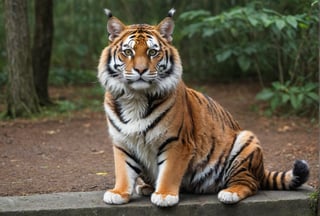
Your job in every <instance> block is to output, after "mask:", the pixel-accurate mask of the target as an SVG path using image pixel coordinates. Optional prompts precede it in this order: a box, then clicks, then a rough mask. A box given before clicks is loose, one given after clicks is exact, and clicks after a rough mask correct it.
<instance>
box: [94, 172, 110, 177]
mask: <svg viewBox="0 0 320 216" xmlns="http://www.w3.org/2000/svg"><path fill="white" fill-rule="evenodd" d="M96 175H98V176H106V175H108V173H107V172H97V173H96Z"/></svg>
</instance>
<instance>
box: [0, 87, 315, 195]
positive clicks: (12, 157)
mask: <svg viewBox="0 0 320 216" xmlns="http://www.w3.org/2000/svg"><path fill="white" fill-rule="evenodd" d="M195 87H197V86H195ZM198 89H200V90H201V91H203V92H205V93H206V94H208V95H210V96H211V97H213V98H214V99H215V100H217V101H218V102H219V103H220V104H222V105H223V106H224V107H225V108H226V109H227V110H229V111H230V112H231V113H232V114H233V116H234V117H235V118H236V119H237V120H238V121H239V123H240V125H241V126H242V128H245V129H249V130H252V131H254V132H255V133H256V134H257V135H258V137H259V138H260V141H261V143H262V146H263V149H264V161H265V166H266V168H268V169H271V170H277V171H284V170H288V169H290V168H291V167H292V164H293V162H294V160H295V159H304V160H306V161H308V163H309V165H310V169H311V177H310V179H309V181H308V184H309V185H312V186H314V187H318V185H319V179H318V177H319V128H318V126H317V124H316V123H311V122H310V120H308V119H305V118H298V117H289V118H283V117H282V118H279V117H272V118H268V117H265V116H263V115H261V113H259V112H257V111H254V109H253V108H252V107H253V104H254V103H255V100H254V97H255V94H256V93H257V91H258V90H259V88H258V87H257V86H254V85H248V84H215V85H210V86H201V87H199V88H198ZM52 91H53V90H52ZM59 91H60V92H59ZM54 92H55V93H57V92H58V93H59V94H60V95H63V94H64V89H63V88H62V89H54ZM64 96H65V97H66V98H68V95H64ZM101 101H102V98H101ZM101 103H102V102H101ZM101 110H102V109H101ZM113 183H114V172H113V156H112V149H111V142H110V139H109V137H108V134H107V125H106V121H105V116H104V113H103V111H100V112H92V111H86V112H75V113H74V114H72V115H71V116H68V117H55V118H50V119H37V120H23V119H19V120H14V121H2V122H0V196H11V195H28V194H35V193H52V192H67V191H93V190H105V189H108V188H111V187H112V186H113Z"/></svg>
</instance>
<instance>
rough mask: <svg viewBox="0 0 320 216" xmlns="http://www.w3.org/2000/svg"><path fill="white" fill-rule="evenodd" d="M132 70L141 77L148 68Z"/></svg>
mask: <svg viewBox="0 0 320 216" xmlns="http://www.w3.org/2000/svg"><path fill="white" fill-rule="evenodd" d="M133 70H134V71H136V72H138V73H139V74H141V75H142V74H144V73H145V72H147V71H148V68H145V67H135V68H133Z"/></svg>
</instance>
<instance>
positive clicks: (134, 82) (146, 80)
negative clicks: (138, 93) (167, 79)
mask: <svg viewBox="0 0 320 216" xmlns="http://www.w3.org/2000/svg"><path fill="white" fill-rule="evenodd" d="M157 76H158V74H157V73H156V72H155V73H151V72H150V71H149V70H146V71H145V72H144V73H138V72H136V71H131V72H130V73H128V72H127V73H125V74H124V78H125V80H126V81H127V83H128V84H129V85H130V87H131V88H133V89H136V90H142V89H147V88H149V87H150V86H151V85H152V83H153V81H154V80H155V79H156V78H157Z"/></svg>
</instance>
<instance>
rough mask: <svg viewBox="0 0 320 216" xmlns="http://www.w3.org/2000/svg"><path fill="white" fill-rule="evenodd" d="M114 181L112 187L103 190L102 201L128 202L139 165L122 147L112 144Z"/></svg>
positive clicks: (108, 202)
mask: <svg viewBox="0 0 320 216" xmlns="http://www.w3.org/2000/svg"><path fill="white" fill-rule="evenodd" d="M113 155H114V164H115V177H116V183H115V186H114V188H113V189H111V190H108V191H106V192H105V194H104V196H103V201H104V202H105V203H107V204H124V203H127V202H129V200H130V196H131V194H132V192H133V189H134V184H135V181H136V178H137V177H138V174H139V172H140V171H141V169H140V166H139V165H138V164H137V163H136V162H135V161H134V159H133V158H132V157H130V154H129V153H128V152H126V151H125V150H124V149H122V148H120V147H117V146H113Z"/></svg>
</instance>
